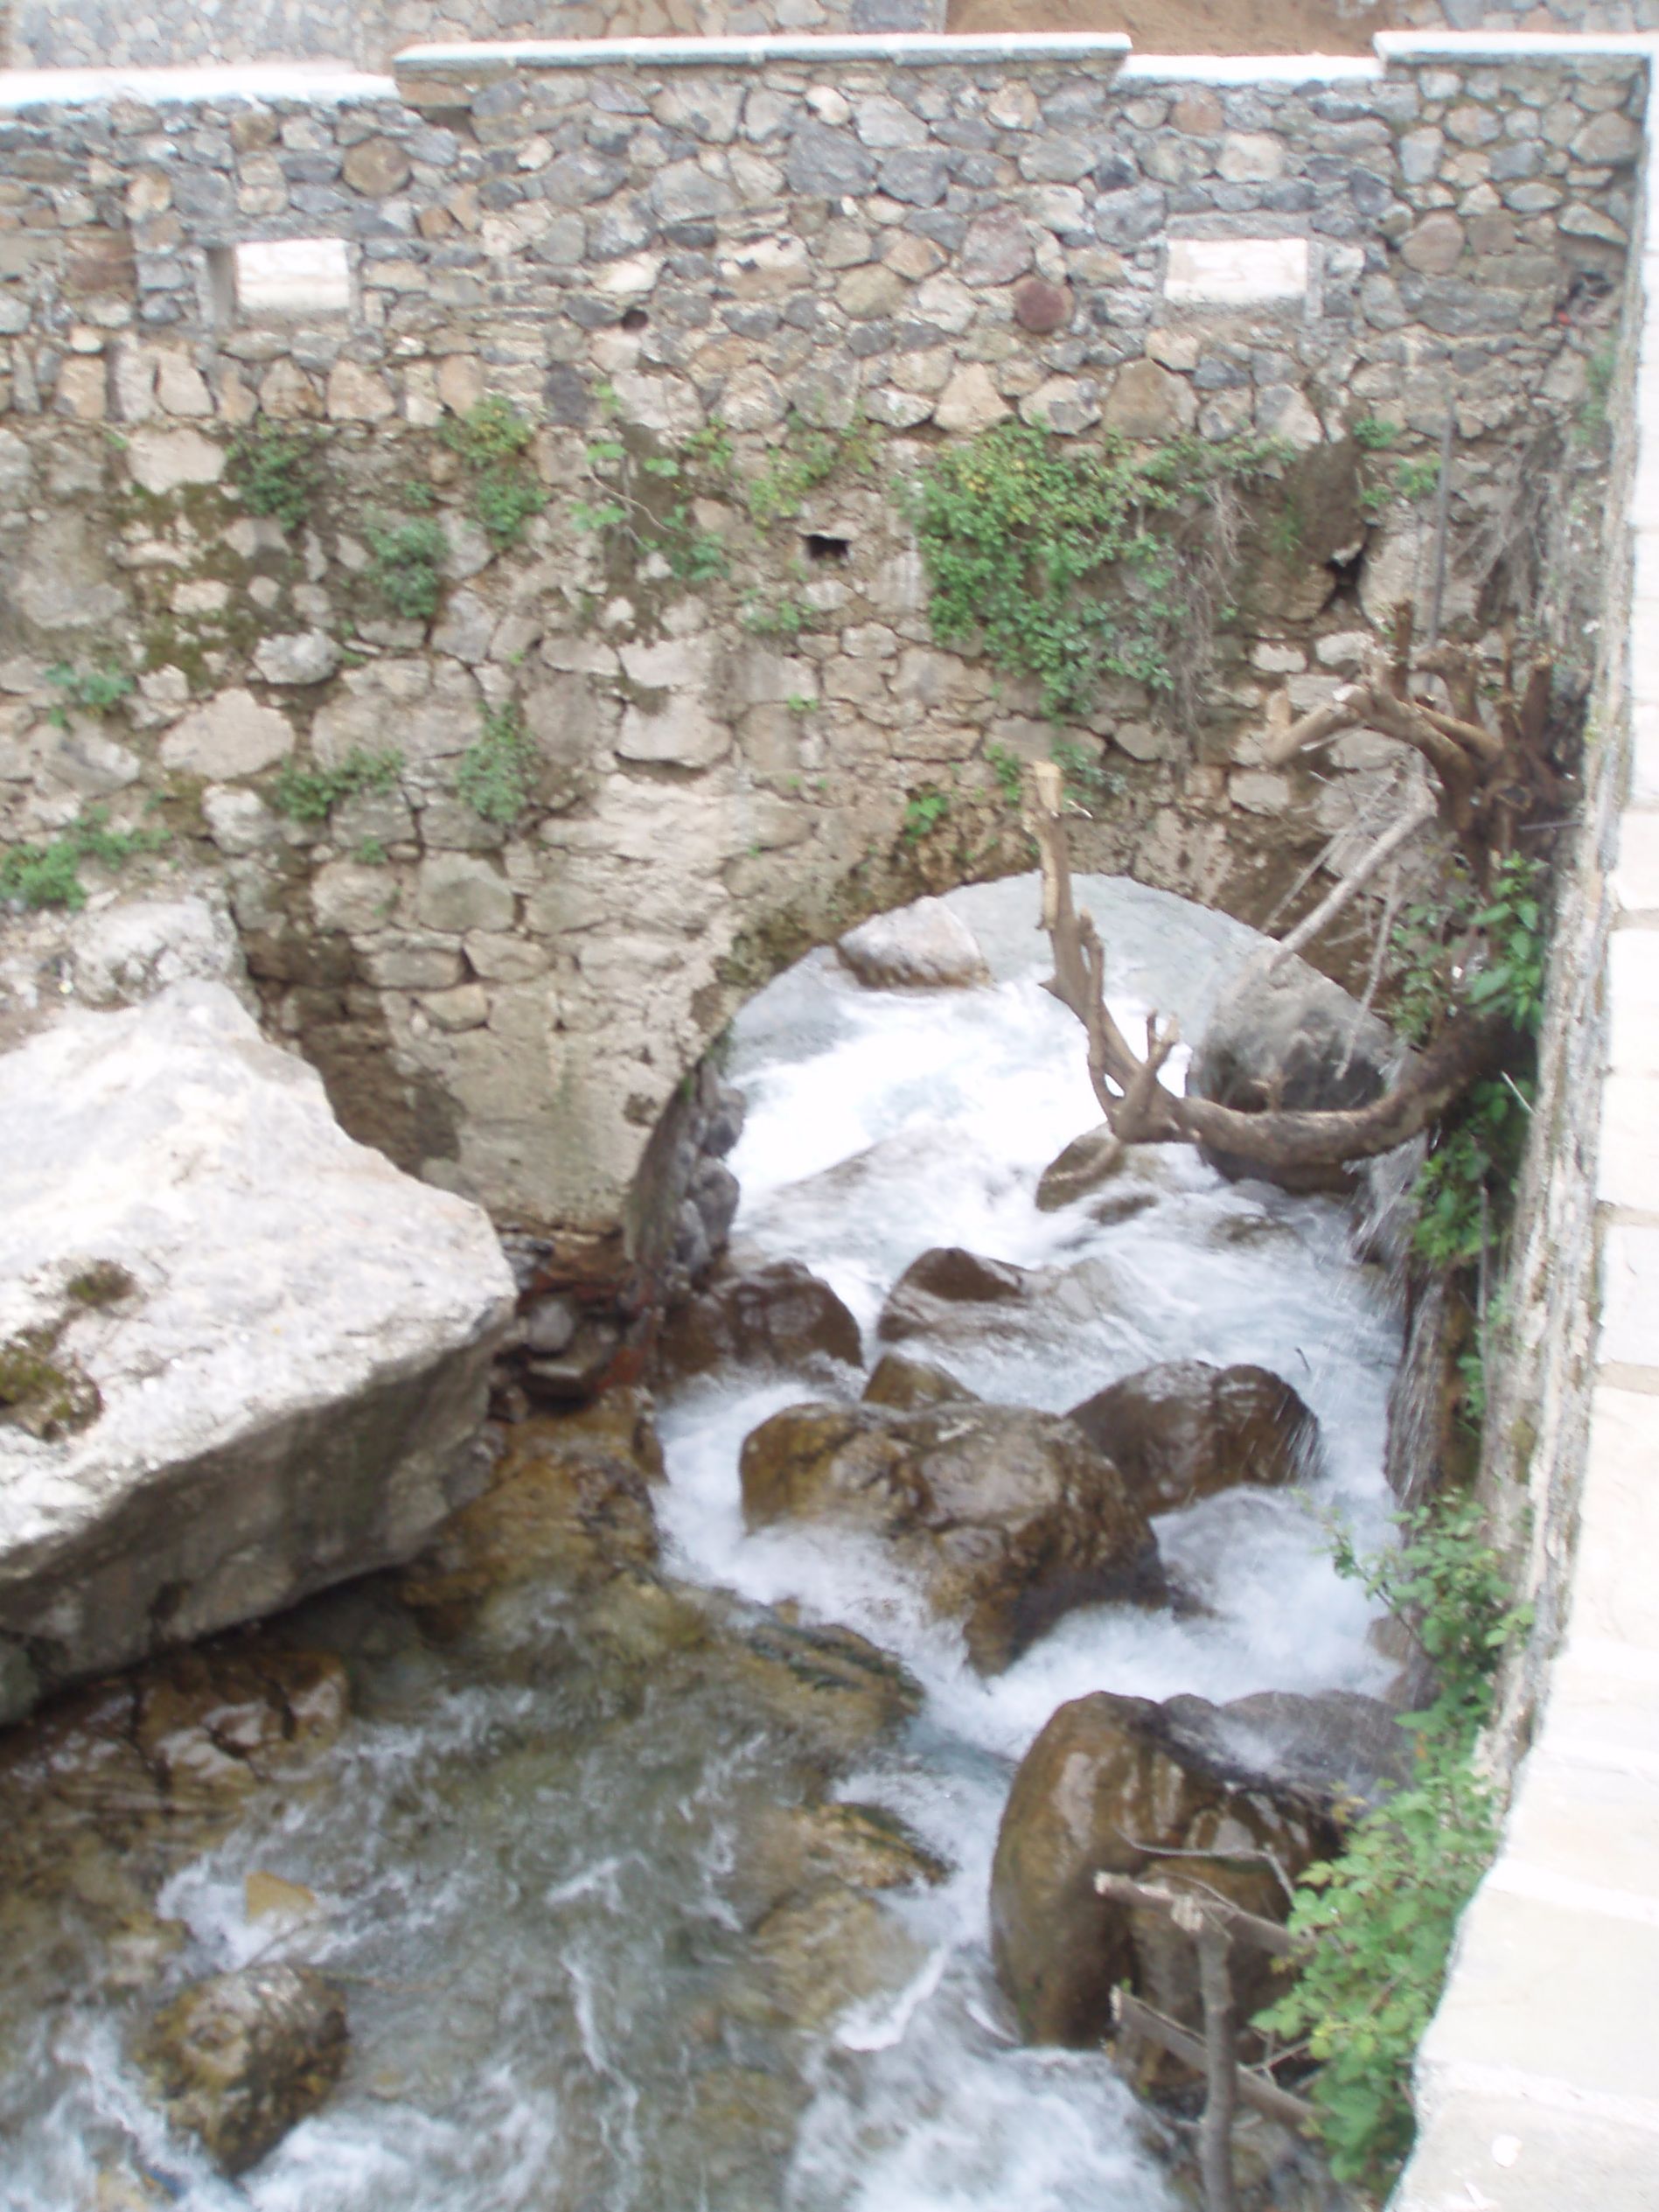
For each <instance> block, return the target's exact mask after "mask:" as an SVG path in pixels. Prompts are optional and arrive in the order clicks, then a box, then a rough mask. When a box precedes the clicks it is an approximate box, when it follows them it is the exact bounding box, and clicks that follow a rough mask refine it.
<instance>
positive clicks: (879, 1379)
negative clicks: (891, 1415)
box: [863, 1352, 979, 1407]
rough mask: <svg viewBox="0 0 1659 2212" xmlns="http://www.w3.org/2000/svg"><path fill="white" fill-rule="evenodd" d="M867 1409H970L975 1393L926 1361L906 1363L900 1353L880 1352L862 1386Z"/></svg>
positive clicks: (975, 1402) (908, 1361)
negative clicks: (878, 1407) (924, 1407)
mask: <svg viewBox="0 0 1659 2212" xmlns="http://www.w3.org/2000/svg"><path fill="white" fill-rule="evenodd" d="M863 1397H864V1403H865V1404H866V1405H867V1406H900V1407H905V1406H972V1405H977V1404H978V1402H979V1397H978V1392H974V1391H971V1390H970V1389H969V1388H968V1386H967V1385H966V1384H965V1383H959V1382H958V1380H957V1378H956V1377H955V1376H954V1375H951V1374H948V1373H947V1372H946V1371H945V1369H944V1368H943V1367H935V1366H933V1365H932V1364H931V1363H930V1362H929V1361H927V1360H925V1359H907V1358H906V1357H905V1356H904V1354H903V1352H883V1353H882V1357H880V1359H878V1360H877V1361H876V1363H875V1366H874V1367H873V1368H872V1369H871V1371H870V1378H869V1380H868V1382H867V1383H866V1384H865V1385H864V1392H863Z"/></svg>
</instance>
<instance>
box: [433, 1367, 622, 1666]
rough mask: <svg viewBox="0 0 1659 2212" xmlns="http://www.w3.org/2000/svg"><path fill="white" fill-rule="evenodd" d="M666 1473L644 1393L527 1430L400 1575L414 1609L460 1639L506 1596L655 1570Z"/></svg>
mask: <svg viewBox="0 0 1659 2212" xmlns="http://www.w3.org/2000/svg"><path fill="white" fill-rule="evenodd" d="M662 1465H663V1463H662V1448H661V1446H660V1445H659V1442H658V1441H657V1432H656V1428H655V1426H654V1424H653V1422H652V1414H651V1400H650V1398H649V1396H648V1395H647V1393H645V1392H643V1391H638V1390H632V1389H625V1390H614V1391H611V1392H608V1393H607V1395H606V1396H605V1397H603V1398H601V1399H596V1400H595V1402H594V1403H593V1404H592V1405H590V1406H584V1407H583V1408H582V1410H581V1411H580V1412H576V1413H562V1414H557V1413H548V1414H542V1415H539V1416H537V1417H536V1418H534V1419H533V1420H527V1421H524V1422H522V1423H520V1424H519V1426H518V1427H515V1428H513V1429H512V1431H511V1432H510V1433H509V1437H508V1442H507V1448H506V1450H505V1453H504V1454H503V1455H502V1457H501V1458H500V1460H499V1461H498V1462H497V1465H496V1469H495V1475H494V1478H493V1480H492V1481H491V1485H490V1487H489V1489H488V1490H485V1492H484V1495H483V1497H478V1498H475V1499H474V1500H473V1502H472V1504H471V1505H466V1506H463V1508H462V1509H461V1511H459V1512H458V1513H455V1514H452V1515H451V1516H450V1518H449V1520H447V1521H446V1522H445V1523H444V1525H443V1528H442V1529H441V1530H440V1531H439V1532H438V1534H437V1537H436V1539H435V1540H434V1542H433V1543H432V1544H431V1545H430V1546H429V1548H428V1550H427V1551H426V1552H425V1553H422V1556H421V1558H420V1559H418V1560H416V1561H415V1564H414V1566H413V1567H410V1568H409V1569H408V1573H407V1574H405V1575H404V1576H403V1578H402V1580H401V1585H400V1589H401V1595H402V1597H403V1599H404V1601H405V1602H406V1603H407V1604H409V1605H412V1606H414V1607H415V1608H417V1609H418V1610H420V1611H421V1612H423V1613H426V1614H428V1615H430V1616H432V1619H433V1622H434V1625H435V1626H436V1627H437V1628H438V1629H439V1631H440V1633H449V1634H454V1633H457V1632H458V1631H459V1630H460V1629H462V1628H463V1627H464V1625H465V1624H466V1622H467V1621H468V1619H469V1618H470V1616H471V1612H472V1609H473V1608H475V1607H476V1606H477V1604H478V1603H479V1602H480V1601H482V1600H483V1599H484V1598H486V1597H489V1596H491V1595H492V1594H495V1593H497V1592H498V1591H502V1590H507V1589H512V1588H514V1587H518V1586H519V1585H521V1584H524V1583H526V1582H531V1581H543V1580H554V1581H559V1582H563V1583H566V1584H570V1585H576V1586H582V1585H587V1586H591V1585H593V1584H595V1583H596V1582H602V1581H603V1580H605V1579H606V1577H607V1576H609V1575H610V1574H615V1573H616V1572H617V1571H618V1570H619V1569H622V1568H624V1567H626V1568H638V1567H650V1566H652V1565H653V1564H654V1563H655V1560H656V1558H657V1552H658V1539H657V1521H656V1514H655V1511H654V1510H653V1508H652V1499H651V1486H652V1483H655V1482H658V1481H660V1479H661V1476H662Z"/></svg>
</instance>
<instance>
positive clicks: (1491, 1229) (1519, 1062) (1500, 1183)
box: [1391, 854, 1546, 1268]
mask: <svg viewBox="0 0 1659 2212" xmlns="http://www.w3.org/2000/svg"><path fill="white" fill-rule="evenodd" d="M1543 897H1544V863H1543V862H1541V861H1537V860H1535V859H1532V858H1530V857H1529V856H1527V855H1520V854H1511V855H1509V857H1508V858H1507V859H1505V860H1502V861H1500V862H1498V864H1497V866H1496V867H1495V869H1494V870H1493V876H1492V884H1491V889H1490V891H1489V893H1488V896H1487V897H1484V898H1482V897H1481V895H1480V894H1479V893H1478V892H1477V891H1476V890H1475V888H1474V884H1473V883H1472V882H1471V881H1470V879H1469V877H1468V876H1467V873H1466V872H1463V871H1461V870H1459V871H1458V872H1457V873H1455V874H1454V875H1453V877H1452V880H1451V883H1450V886H1449V888H1448V890H1446V893H1445V894H1444V895H1443V896H1442V897H1439V899H1437V900H1434V901H1432V902H1422V903H1419V904H1417V905H1414V906H1412V907H1411V908H1409V909H1408V910H1407V911H1406V913H1405V917H1404V918H1403V919H1402V921H1401V922H1400V923H1399V925H1398V927H1397V928H1396V930H1395V932H1394V937H1393V941H1392V948H1391V949H1392V952H1393V956H1394V963H1395V966H1394V989H1395V1001H1394V1009H1393V1011H1394V1024H1395V1027H1396V1028H1397V1029H1398V1030H1399V1032H1400V1033H1401V1035H1402V1036H1405V1038H1406V1039H1407V1041H1408V1042H1410V1043H1413V1044H1423V1043H1427V1042H1428V1041H1429V1040H1430V1039H1431V1038H1432V1037H1433V1036H1435V1035H1436V1034H1437V1033H1438V1032H1439V1029H1441V1028H1442V1026H1443V1025H1444V1024H1445V1022H1446V1021H1447V1020H1448V1019H1449V1018H1450V1017H1451V1015H1453V1012H1454V1011H1456V1010H1457V1009H1458V1008H1460V1007H1461V1008H1468V1009H1471V1010H1474V1011H1477V1012H1480V1013H1484V1014H1494V1015H1499V1016H1500V1017H1501V1018H1502V1020H1503V1021H1504V1022H1506V1023H1507V1025H1508V1027H1509V1029H1510V1030H1511V1032H1512V1033H1513V1035H1514V1036H1515V1038H1516V1041H1517V1044H1518V1047H1519V1050H1518V1054H1517V1056H1516V1064H1515V1065H1513V1066H1510V1067H1507V1068H1504V1069H1502V1070H1501V1071H1500V1072H1499V1073H1497V1074H1496V1075H1494V1076H1490V1077H1488V1078H1484V1079H1483V1080H1481V1082H1478V1083H1476V1084H1474V1085H1471V1087H1470V1088H1469V1090H1468V1091H1467V1092H1466V1093H1465V1095H1464V1096H1463V1097H1462V1098H1461V1099H1460V1100H1459V1102H1458V1104H1457V1106H1456V1107H1455V1108H1454V1109H1453V1112H1452V1113H1450V1114H1449V1115H1448V1116H1447V1117H1446V1120H1445V1122H1444V1123H1443V1124H1442V1126H1441V1127H1440V1129H1439V1132H1438V1134H1437V1136H1436V1141H1435V1143H1434V1147H1433V1148H1432V1151H1431V1152H1430V1154H1429V1156H1428V1158H1427V1159H1426V1160H1425V1162H1424V1163H1423V1167H1422V1170H1421V1172H1420V1174H1419V1177H1418V1182H1417V1186H1416V1190H1415V1192H1414V1194H1413V1195H1414V1197H1415V1200H1416V1208H1417V1218H1416V1224H1415V1226H1414V1229H1413V1232H1412V1239H1413V1243H1414V1245H1415V1246H1416V1249H1417V1252H1418V1253H1419V1257H1420V1258H1422V1259H1423V1260H1425V1262H1426V1263H1427V1264H1428V1265H1429V1266H1432V1267H1437V1268H1458V1267H1464V1266H1471V1265H1474V1264H1475V1263H1477V1262H1479V1261H1480V1260H1481V1258H1482V1255H1483V1254H1484V1253H1486V1252H1487V1251H1488V1248H1489V1247H1490V1246H1493V1245H1494V1244H1495V1242H1496V1240H1497V1239H1498V1237H1499V1235H1500V1234H1501V1232H1502V1226H1503V1224H1504V1222H1505V1219H1506V1218H1507V1212H1508V1204H1509V1192H1510V1190H1511V1189H1512V1187H1513V1184H1514V1181H1515V1177H1516V1174H1517V1173H1518V1171H1519V1169H1520V1164H1521V1159H1522V1155H1523V1152H1524V1150H1525V1146H1526V1135H1527V1127H1528V1123H1529V1121H1530V1116H1531V1111H1532V1091H1533V1085H1532V1072H1533V1071H1532V1056H1533V1040H1534V1039H1535V1038H1536V1036H1537V1029H1538V1023H1539V1021H1540V1019H1541V1016H1542V1013H1543V1006H1544V949H1545V941H1546V940H1545V931H1544V904H1543Z"/></svg>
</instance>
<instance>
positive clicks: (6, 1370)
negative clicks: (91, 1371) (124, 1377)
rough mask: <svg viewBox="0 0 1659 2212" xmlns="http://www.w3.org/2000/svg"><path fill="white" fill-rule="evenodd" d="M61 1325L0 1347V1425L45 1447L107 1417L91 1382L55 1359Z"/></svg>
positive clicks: (66, 1361)
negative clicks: (18, 1430) (10, 1425)
mask: <svg viewBox="0 0 1659 2212" xmlns="http://www.w3.org/2000/svg"><path fill="white" fill-rule="evenodd" d="M62 1325H63V1324H62V1323H61V1322H59V1323H58V1324H57V1326H56V1327H53V1328H35V1329H21V1330H20V1331H19V1332H18V1334H17V1336H11V1337H8V1338H7V1339H6V1341H5V1342H4V1343H0V1420H9V1421H11V1422H14V1423H15V1424H16V1425H17V1427H19V1428H25V1429H27V1430H28V1432H29V1434H31V1436H38V1437H39V1438H40V1439H41V1440H42V1441H44V1442H46V1443H55V1442H56V1441H58V1439H59V1438H60V1437H63V1436H70V1435H73V1434H74V1432H75V1431H76V1430H77V1429H81V1428H86V1427H88V1426H89V1425H90V1424H91V1423H92V1422H93V1421H95V1420H97V1418H98V1416H99V1414H100V1413H102V1411H103V1403H104V1402H103V1399H102V1397H101V1394H100V1392H99V1389H98V1385H97V1384H96V1383H94V1381H93V1379H92V1378H91V1376H90V1375H87V1374H86V1373H85V1372H83V1371H82V1370H81V1369H80V1368H79V1367H78V1366H77V1365H76V1364H75V1363H74V1361H73V1360H72V1359H59V1358H55V1357H53V1356H52V1355H53V1353H54V1352H55V1350H56V1347H57V1342H58V1336H59V1331H60V1329H61V1328H62Z"/></svg>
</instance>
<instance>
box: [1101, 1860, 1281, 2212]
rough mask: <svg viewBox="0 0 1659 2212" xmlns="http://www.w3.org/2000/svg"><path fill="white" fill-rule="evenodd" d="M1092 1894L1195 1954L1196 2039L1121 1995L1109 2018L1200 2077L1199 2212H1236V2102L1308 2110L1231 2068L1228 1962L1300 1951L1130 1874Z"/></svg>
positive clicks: (1261, 2108) (1234, 2045) (1230, 1907)
mask: <svg viewBox="0 0 1659 2212" xmlns="http://www.w3.org/2000/svg"><path fill="white" fill-rule="evenodd" d="M1094 1886H1095V1890H1096V1893H1097V1895H1099V1896H1102V1897H1112V1898H1115V1899H1117V1900H1118V1901H1119V1902H1120V1903H1122V1904H1127V1905H1134V1906H1137V1907H1139V1908H1141V1909H1142V1910H1145V1911H1150V1912H1157V1913H1161V1914H1163V1915H1166V1916H1167V1917H1168V1920H1169V1922H1171V1924H1172V1925H1173V1926H1174V1927H1175V1928H1178V1929H1180V1930H1181V1932H1182V1935H1183V1936H1188V1937H1190V1939H1191V1941H1192V1943H1193V1946H1194V1948H1195V1950H1196V1952H1197V1955H1198V1982H1199V1988H1200V1991H1201V1992H1202V1999H1203V2007H1204V2032H1203V2036H1202V2040H1201V2039H1200V2038H1199V2037H1197V2036H1195V2035H1191V2034H1188V2032H1187V2030H1186V2029H1185V2028H1183V2027H1177V2026H1176V2024H1175V2021H1174V2020H1166V2019H1165V2018H1164V2016H1163V2014H1162V2013H1157V2012H1154V2010H1153V2008H1152V2007H1151V2006H1149V2005H1145V2004H1142V2002H1141V2001H1140V1999H1139V1998H1138V1997H1132V1996H1131V1995H1130V1994H1129V1992H1127V1991H1126V1990H1119V1991H1117V1992H1115V1993H1114V1995H1113V1999H1112V2016H1113V2018H1114V2020H1116V2021H1117V2023H1118V2025H1119V2027H1121V2028H1123V2029H1125V2030H1126V2031H1127V2032H1128V2033H1129V2034H1136V2035H1142V2036H1144V2037H1145V2038H1146V2039H1147V2041H1149V2042H1152V2043H1155V2044H1156V2045H1157V2046H1158V2048H1160V2049H1161V2050H1164V2051H1168V2053H1169V2055H1170V2056H1171V2057H1172V2058H1178V2059H1180V2060H1181V2061H1182V2063H1183V2064H1184V2065H1187V2066H1190V2067H1191V2068H1192V2069H1193V2070H1194V2071H1195V2073H1201V2074H1202V2076H1203V2077H1204V2110H1203V2117H1202V2119H1201V2120H1200V2122H1199V2125H1198V2167H1199V2173H1200V2175H1201V2177H1202V2182H1203V2190H1204V2207H1205V2212H1237V2191H1236V2188H1235V2187H1234V2181H1233V2162H1232V2126H1233V2116H1234V2113H1235V2111H1237V2106H1238V2104H1240V2102H1243V2103H1244V2104H1250V2105H1252V2106H1253V2107H1254V2108H1255V2109H1256V2111H1258V2112H1262V2113H1265V2115H1266V2116H1267V2117H1268V2118H1272V2119H1276V2120H1284V2121H1287V2122H1288V2123H1289V2124H1290V2125H1292V2126H1294V2127H1298V2128H1300V2127H1304V2126H1306V2125H1307V2121H1308V2120H1309V2119H1310V2118H1312V2117H1313V2112H1312V2107H1311V2106H1309V2105H1307V2104H1304V2103H1303V2102H1302V2100H1301V2099H1300V2097H1292V2096H1291V2095H1290V2093H1289V2092H1288V2090H1282V2089H1280V2088H1279V2084H1278V2083H1276V2082H1274V2081H1272V2079H1270V2078H1269V2077H1267V2076H1264V2075H1260V2074H1256V2073H1253V2072H1251V2070H1250V2069H1248V2068H1241V2067H1240V2065H1239V2063H1238V2024H1237V2014H1236V2009H1235V2006H1234V2000H1233V1982H1232V1973H1231V1971H1230V1964H1229V1957H1230V1952H1231V1950H1232V1946H1233V1944H1234V1943H1244V1944H1247V1945H1250V1946H1251V1947H1253V1948H1255V1949H1258V1950H1265V1951H1268V1952H1270V1953H1271V1954H1272V1956H1273V1957H1276V1958H1286V1957H1294V1956H1296V1954H1297V1953H1298V1951H1299V1950H1300V1949H1301V1948H1302V1946H1301V1945H1300V1944H1299V1943H1297V1941H1296V1939H1295V1938H1294V1937H1293V1936H1291V1935H1290V1934H1289V1933H1288V1932H1287V1931H1286V1929H1283V1928H1280V1927H1279V1926H1278V1925H1277V1924H1276V1923H1275V1922H1272V1921H1271V1920H1263V1919H1261V1918H1260V1917H1259V1916H1258V1915H1257V1914H1255V1913H1249V1912H1245V1911H1244V1909H1243V1908H1242V1907H1240V1906H1237V1905H1234V1904H1230V1903H1229V1902H1228V1901H1227V1900H1226V1899H1225V1898H1222V1897H1216V1896H1207V1895H1203V1894H1202V1893H1199V1892H1194V1891H1192V1890H1186V1889H1182V1890H1172V1889H1167V1888H1164V1887H1163V1886H1162V1884H1161V1883H1158V1882H1149V1881H1136V1880H1135V1879H1134V1877H1133V1875H1129V1874H1097V1875H1096V1876H1095V1878H1094Z"/></svg>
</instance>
